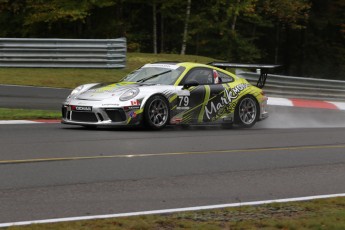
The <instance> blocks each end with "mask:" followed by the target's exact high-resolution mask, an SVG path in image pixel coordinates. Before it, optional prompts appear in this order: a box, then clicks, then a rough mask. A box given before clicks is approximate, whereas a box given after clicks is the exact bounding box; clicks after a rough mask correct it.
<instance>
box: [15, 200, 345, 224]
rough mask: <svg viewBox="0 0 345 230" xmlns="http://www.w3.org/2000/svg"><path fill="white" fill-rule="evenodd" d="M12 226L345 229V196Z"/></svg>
mask: <svg viewBox="0 0 345 230" xmlns="http://www.w3.org/2000/svg"><path fill="white" fill-rule="evenodd" d="M10 229H25V230H26V229H29V230H32V229H35V230H36V229H37V230H40V229H120V230H122V229H142V230H145V229H201V230H203V229H205V230H206V229H302V230H303V229H345V198H332V199H320V200H314V201H307V202H291V203H275V204H269V205H259V206H246V207H237V208H225V209H215V210H207V211H198V212H181V213H174V214H164V215H148V216H137V217H127V218H114V219H103V220H92V221H76V222H64V223H55V224H40V225H31V226H22V227H12V228H10Z"/></svg>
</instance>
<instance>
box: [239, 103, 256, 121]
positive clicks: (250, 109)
mask: <svg viewBox="0 0 345 230" xmlns="http://www.w3.org/2000/svg"><path fill="white" fill-rule="evenodd" d="M239 116H240V119H241V121H242V122H243V123H244V124H246V125H250V124H252V123H253V122H254V121H255V119H256V103H255V101H253V99H251V98H245V99H243V100H242V101H241V103H240V106H239Z"/></svg>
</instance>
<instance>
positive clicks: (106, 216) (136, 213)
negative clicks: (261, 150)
mask: <svg viewBox="0 0 345 230" xmlns="http://www.w3.org/2000/svg"><path fill="white" fill-rule="evenodd" d="M336 197H345V193H340V194H329V195H318V196H305V197H294V198H286V199H276V200H262V201H251V202H242V203H230V204H217V205H207V206H197V207H187V208H175V209H163V210H152V211H142V212H129V213H118V214H107V215H97V216H78V217H67V218H57V219H46V220H32V221H21V222H12V223H2V224H1V223H0V228H7V227H13V226H23V225H31V224H48V223H50V224H51V223H59V222H69V221H82V220H97V219H108V218H119V217H130V216H142V215H157V214H168V213H176V212H191V211H200V210H209V209H218V208H232V207H241V206H254V205H265V204H272V203H286V202H299V201H311V200H317V199H329V198H336Z"/></svg>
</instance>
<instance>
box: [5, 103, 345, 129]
mask: <svg viewBox="0 0 345 230" xmlns="http://www.w3.org/2000/svg"><path fill="white" fill-rule="evenodd" d="M267 104H268V105H275V106H288V107H299V108H314V109H331V110H345V102H334V101H318V100H306V99H294V98H290V99H287V98H279V97H269V98H268V102H267ZM42 123H60V120H1V121H0V125H5V124H8V125H13V124H42Z"/></svg>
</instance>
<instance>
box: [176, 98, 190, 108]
mask: <svg viewBox="0 0 345 230" xmlns="http://www.w3.org/2000/svg"><path fill="white" fill-rule="evenodd" d="M178 100H179V102H178V106H177V109H189V96H179V97H178Z"/></svg>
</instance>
